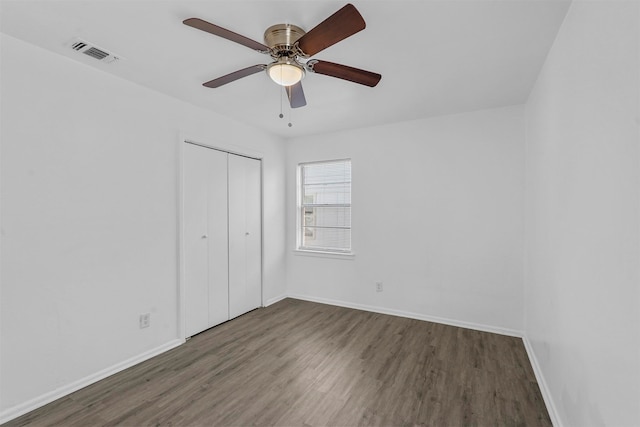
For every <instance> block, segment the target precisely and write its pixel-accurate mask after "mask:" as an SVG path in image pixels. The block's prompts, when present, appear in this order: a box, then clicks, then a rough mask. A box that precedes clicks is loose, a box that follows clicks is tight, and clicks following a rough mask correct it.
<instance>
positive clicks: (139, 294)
mask: <svg viewBox="0 0 640 427" xmlns="http://www.w3.org/2000/svg"><path fill="white" fill-rule="evenodd" d="M1 42H2V46H1V47H2V82H1V84H2V86H1V89H2V97H1V102H2V115H1V119H2V131H1V132H2V133H1V140H2V176H1V178H2V180H1V184H2V212H1V213H2V217H1V218H2V265H1V267H2V270H1V272H2V276H1V279H2V282H1V283H2V317H1V322H2V325H1V328H2V329H1V333H2V335H1V336H2V341H1V345H2V349H1V365H0V375H1V386H0V387H1V389H0V418H2V417H3V416H4V417H6V416H10V415H11V414H15V413H17V412H16V411H18V412H19V411H20V410H22V409H24V408H28V407H29V405H33V404H38V403H42V399H43V398H44V397H47V396H51V393H53V395H55V394H56V393H57V392H58V391H60V390H65V389H66V388H68V387H69V386H70V385H73V384H74V383H76V382H77V381H80V382H82V381H83V379H86V378H88V377H91V376H92V375H96V373H99V372H101V371H102V370H104V369H107V370H108V369H109V368H110V367H113V366H114V365H117V364H119V363H122V362H123V361H126V360H129V359H131V358H136V357H138V356H140V355H142V354H145V352H149V351H153V350H154V349H158V348H162V346H166V345H170V344H171V343H174V342H175V340H176V339H177V338H178V332H177V328H176V324H177V317H176V316H177V275H178V270H177V246H176V240H177V161H178V160H177V156H178V138H179V134H180V133H181V132H184V133H186V134H188V135H193V136H198V137H200V138H201V139H203V140H204V141H206V142H211V143H213V144H215V145H218V146H222V147H227V146H233V148H234V149H236V150H237V149H238V147H239V148H240V149H242V148H243V147H244V148H247V149H250V150H251V151H252V152H260V153H263V155H264V160H263V167H264V213H265V219H264V274H265V276H264V279H265V280H264V287H265V298H267V299H269V298H273V297H275V296H278V295H281V294H283V293H284V292H285V282H284V280H285V274H284V266H285V263H284V243H285V240H284V237H283V236H284V234H285V229H284V225H285V223H284V195H283V194H282V190H281V189H282V188H284V178H285V174H284V143H283V142H282V141H281V140H280V139H278V138H276V137H272V136H269V135H266V134H264V133H263V132H261V131H258V130H255V129H252V128H249V127H247V126H244V125H241V124H238V123H235V122H232V121H229V120H227V119H224V118H222V117H221V116H218V115H216V114H215V113H212V112H209V111H205V110H202V109H199V108H196V107H194V106H192V105H189V104H185V103H183V102H180V101H177V100H174V99H172V98H169V97H166V96H164V95H161V94H158V93H155V92H153V91H150V90H148V89H146V88H143V87H140V86H137V85H135V84H132V83H129V82H126V81H124V80H121V79H118V78H115V77H113V76H110V75H108V74H105V73H103V72H100V71H98V70H96V69H93V68H90V67H87V66H84V65H81V64H78V63H76V62H74V61H71V60H69V59H67V58H64V57H61V56H58V55H56V54H53V53H50V52H47V51H44V50H42V49H40V48H37V47H34V46H32V45H29V44H26V43H24V42H21V41H18V40H16V39H13V38H11V37H8V36H5V35H2V39H1ZM145 312H150V313H151V327H149V328H148V329H142V330H141V329H139V328H138V316H139V314H141V313H145ZM56 390H57V391H56ZM47 393H49V394H47Z"/></svg>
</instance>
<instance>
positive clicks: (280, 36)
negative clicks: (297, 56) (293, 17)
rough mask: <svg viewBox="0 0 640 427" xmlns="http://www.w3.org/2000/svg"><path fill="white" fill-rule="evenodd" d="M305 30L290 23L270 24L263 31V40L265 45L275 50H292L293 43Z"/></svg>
mask: <svg viewBox="0 0 640 427" xmlns="http://www.w3.org/2000/svg"><path fill="white" fill-rule="evenodd" d="M304 34H305V31H304V30H303V29H302V28H300V27H298V26H296V25H291V24H276V25H272V26H270V27H269V28H267V30H266V31H265V32H264V41H265V44H266V45H267V46H269V47H270V48H271V49H272V50H274V51H276V52H292V51H293V50H294V47H293V45H294V44H295V43H296V42H297V41H298V39H300V37H302V36H304Z"/></svg>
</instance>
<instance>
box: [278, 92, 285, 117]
mask: <svg viewBox="0 0 640 427" xmlns="http://www.w3.org/2000/svg"><path fill="white" fill-rule="evenodd" d="M283 96H284V90H283V89H280V114H279V115H278V117H280V118H283V117H284V114H282V97H283Z"/></svg>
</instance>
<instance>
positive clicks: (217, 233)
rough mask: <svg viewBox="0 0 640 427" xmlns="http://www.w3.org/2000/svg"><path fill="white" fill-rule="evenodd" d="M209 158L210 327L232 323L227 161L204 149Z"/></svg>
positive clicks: (220, 153) (215, 151)
mask: <svg viewBox="0 0 640 427" xmlns="http://www.w3.org/2000/svg"><path fill="white" fill-rule="evenodd" d="M203 150H206V151H207V157H208V162H207V164H208V166H207V168H208V169H207V172H208V179H207V183H208V193H209V194H208V195H209V197H208V207H207V212H208V215H207V217H208V235H207V239H205V240H207V243H208V261H209V296H208V301H209V327H211V326H215V325H217V324H220V323H222V322H225V321H227V320H229V252H228V249H229V240H228V232H227V230H228V209H227V157H228V154H227V153H224V152H222V151H217V150H212V149H208V148H203Z"/></svg>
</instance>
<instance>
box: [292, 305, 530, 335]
mask: <svg viewBox="0 0 640 427" xmlns="http://www.w3.org/2000/svg"><path fill="white" fill-rule="evenodd" d="M287 296H288V297H290V298H295V299H300V300H304V301H311V302H318V303H321V304H329V305H336V306H339V307H346V308H355V309H356V310H364V311H371V312H374V313H381V314H390V315H392V316H399V317H406V318H409V319H416V320H425V321H427V322H434V323H442V324H444V325H451V326H457V327H460V328H466V329H474V330H476V331H482V332H491V333H494V334H500V335H507V336H510V337H518V338H522V337H523V332H522V331H518V330H515V329H508V328H501V327H499V326H490V325H483V324H480V323H473V322H465V321H461V320H453V319H447V318H444V317H437V316H429V315H426V314H420V313H412V312H409V311H402V310H394V309H390V308H384V307H377V306H372V305H364V304H356V303H352V302H347V301H340V300H333V299H328V298H318V297H314V296H309V295H300V294H289V295H287Z"/></svg>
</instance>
